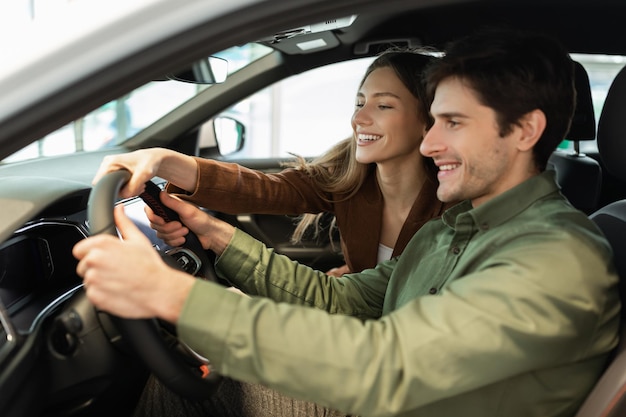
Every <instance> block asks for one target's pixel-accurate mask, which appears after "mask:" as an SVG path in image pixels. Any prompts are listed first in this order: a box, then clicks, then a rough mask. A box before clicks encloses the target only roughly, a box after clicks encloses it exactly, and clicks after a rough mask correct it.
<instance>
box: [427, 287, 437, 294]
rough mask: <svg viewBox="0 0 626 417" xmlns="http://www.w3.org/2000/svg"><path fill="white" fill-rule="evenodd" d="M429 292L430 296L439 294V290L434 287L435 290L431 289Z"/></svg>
mask: <svg viewBox="0 0 626 417" xmlns="http://www.w3.org/2000/svg"><path fill="white" fill-rule="evenodd" d="M428 292H429V293H430V294H437V288H434V287H433V288H431V289H430V290H428Z"/></svg>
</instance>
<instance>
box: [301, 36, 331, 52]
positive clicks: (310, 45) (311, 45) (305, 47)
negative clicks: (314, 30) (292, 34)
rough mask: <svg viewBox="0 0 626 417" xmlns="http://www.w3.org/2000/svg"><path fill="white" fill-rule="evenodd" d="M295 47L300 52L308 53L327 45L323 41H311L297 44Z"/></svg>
mask: <svg viewBox="0 0 626 417" xmlns="http://www.w3.org/2000/svg"><path fill="white" fill-rule="evenodd" d="M296 45H297V46H298V48H300V49H301V50H302V51H310V50H311V49H317V48H323V47H325V46H326V45H328V44H327V43H326V41H325V40H324V39H313V40H311V41H306V42H300V43H297V44H296Z"/></svg>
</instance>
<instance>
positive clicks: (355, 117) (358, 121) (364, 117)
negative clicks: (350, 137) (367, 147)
mask: <svg viewBox="0 0 626 417" xmlns="http://www.w3.org/2000/svg"><path fill="white" fill-rule="evenodd" d="M352 122H353V123H354V124H355V125H358V126H364V125H369V124H371V123H372V118H371V115H370V111H369V108H368V107H367V106H365V105H363V106H361V107H357V108H356V109H355V110H354V113H353V114H352Z"/></svg>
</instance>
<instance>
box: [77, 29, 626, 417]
mask: <svg viewBox="0 0 626 417" xmlns="http://www.w3.org/2000/svg"><path fill="white" fill-rule="evenodd" d="M426 79H427V82H428V85H429V87H430V89H431V92H432V94H433V102H432V105H431V114H432V116H433V118H434V124H433V126H432V128H431V129H430V130H429V131H428V133H427V135H426V136H425V138H424V140H423V143H422V144H421V147H420V150H421V152H422V153H423V154H424V155H425V156H427V157H431V158H432V159H433V161H434V163H435V165H436V166H437V168H438V180H439V187H438V192H437V195H438V197H439V199H440V200H442V201H444V202H449V201H462V202H461V203H459V204H458V205H456V206H454V207H452V208H451V209H449V210H448V211H447V212H445V213H444V215H443V216H442V218H440V219H436V220H432V221H431V222H430V223H428V224H427V225H425V226H424V227H423V228H422V229H421V230H420V231H419V232H418V233H417V234H416V235H415V236H414V238H413V239H412V240H411V242H410V243H409V245H408V246H407V248H406V249H405V251H404V253H403V254H402V255H401V256H400V257H398V258H395V259H392V260H390V261H387V262H384V263H381V264H379V265H378V266H377V267H376V268H375V269H370V270H366V271H363V272H362V273H357V274H349V275H346V276H344V277H342V278H334V277H330V276H327V275H326V274H324V273H322V272H319V271H314V270H312V269H310V268H307V267H305V266H303V265H299V264H297V263H294V262H292V261H290V260H289V259H287V258H286V257H284V256H281V255H278V254H276V253H274V252H273V251H272V250H271V249H268V248H266V247H265V246H264V245H263V244H262V243H260V242H258V241H256V240H254V239H252V238H251V237H249V236H247V235H245V234H244V233H242V232H241V231H238V230H236V229H234V228H233V227H232V226H230V225H228V224H226V223H223V222H221V221H219V220H217V219H214V218H212V217H210V216H208V215H206V214H205V213H204V212H202V211H200V210H198V209H197V208H195V207H193V206H191V205H189V204H188V203H185V202H182V201H181V200H178V199H175V198H174V197H171V196H167V195H165V194H164V195H162V201H163V203H164V204H165V205H167V206H169V207H171V208H172V209H174V210H176V211H177V212H178V213H179V214H180V215H181V219H182V221H183V222H184V223H185V224H186V225H187V226H188V227H189V228H190V229H192V230H193V231H194V232H195V233H196V234H197V235H198V236H199V237H200V240H201V241H202V244H203V246H204V247H205V248H207V249H210V250H213V251H214V252H215V253H216V254H217V255H218V259H217V262H216V267H217V270H218V272H219V273H220V274H221V275H222V276H223V277H225V278H227V279H228V280H229V281H230V282H232V283H233V284H234V285H236V286H237V287H239V288H240V289H242V290H243V291H244V292H245V293H247V294H250V295H252V297H242V296H240V295H238V294H235V293H233V292H229V291H227V290H225V289H224V288H221V287H220V286H219V285H216V284H213V283H210V282H204V281H199V280H195V279H193V278H192V277H190V276H188V275H185V274H183V273H181V272H178V271H174V270H173V269H170V268H169V267H167V266H166V265H165V264H164V263H163V262H162V261H161V260H160V258H159V256H158V255H157V253H156V252H155V251H154V250H153V249H152V247H151V245H150V244H149V242H148V241H147V239H146V238H145V237H144V235H143V234H142V233H141V232H140V231H139V230H138V229H137V228H136V227H135V226H134V225H133V224H132V222H131V221H130V220H129V219H128V218H127V217H126V216H125V215H124V214H123V212H122V209H121V207H117V208H116V211H115V218H116V223H117V225H118V228H119V230H120V231H121V233H122V235H123V237H124V241H123V242H122V241H119V240H116V239H115V238H114V237H111V236H96V237H91V238H89V239H86V240H84V241H82V242H80V243H78V244H77V245H76V247H75V250H74V253H75V256H76V257H77V258H79V259H80V262H79V265H78V268H77V270H78V273H79V274H80V275H81V276H83V277H84V282H85V287H86V291H87V296H88V297H89V299H90V300H91V301H92V302H93V303H94V304H95V305H96V306H98V307H99V308H101V309H103V310H106V311H109V312H112V313H114V314H116V315H119V316H122V317H127V318H139V317H159V318H161V319H164V320H167V321H169V322H171V323H175V324H176V326H177V331H178V336H179V338H180V339H181V340H182V341H184V342H185V343H186V344H187V345H188V346H190V347H191V348H193V349H194V350H195V351H196V352H198V353H200V354H201V355H204V356H205V357H207V358H210V359H211V362H212V364H213V365H214V367H215V369H216V370H217V371H218V372H219V373H220V374H222V375H224V376H227V377H230V378H233V379H235V380H239V381H244V382H247V383H254V384H261V385H263V386H266V387H269V388H271V389H274V390H276V391H278V392H281V393H283V394H285V395H287V396H289V397H293V398H298V399H303V400H308V401H312V402H315V403H317V404H320V405H322V406H325V407H329V408H331V409H336V410H340V411H341V412H345V413H351V414H358V415H362V416H384V415H397V416H428V417H444V416H445V417H449V416H466V417H473V416H476V417H478V416H480V417H490V416H507V417H515V416H520V417H522V416H524V417H528V416H541V417H548V416H573V415H574V413H575V412H576V410H577V408H578V407H579V405H580V403H581V402H582V400H583V399H584V397H585V396H586V394H587V393H588V392H589V390H590V389H591V388H592V386H593V384H594V383H595V381H596V380H597V378H598V377H599V375H600V373H601V372H602V370H603V366H604V364H605V362H606V359H607V356H608V354H609V352H610V351H611V349H612V348H613V347H614V346H615V345H616V343H617V327H618V313H619V308H620V304H619V298H618V293H617V289H616V286H617V275H616V273H615V272H614V268H613V266H612V262H611V256H612V255H611V250H610V248H609V245H608V243H607V242H606V241H605V239H604V238H603V236H602V235H601V233H600V232H599V231H598V230H597V228H596V227H595V226H594V224H593V223H592V222H591V221H590V220H589V219H588V218H587V217H586V216H585V215H584V214H583V213H581V212H579V211H577V210H575V209H574V208H572V207H571V205H569V204H568V202H567V201H566V200H565V198H564V197H563V196H562V195H561V194H560V192H559V189H558V186H557V185H556V183H555V180H554V176H553V173H552V172H545V167H546V163H547V159H548V157H549V155H550V153H551V152H552V151H553V149H554V148H555V147H556V146H557V144H558V143H559V142H560V141H561V140H562V139H563V137H564V136H565V134H566V132H567V130H568V128H569V124H570V121H571V117H572V114H573V108H574V97H575V92H574V89H573V65H572V62H571V59H570V58H569V56H568V55H567V53H566V52H565V51H564V50H563V49H562V47H561V46H560V45H559V44H558V43H556V42H554V41H553V40H551V39H549V38H545V37H542V36H538V35H530V34H517V33H513V32H505V31H503V32H500V31H499V32H496V33H492V32H481V33H477V34H475V35H473V36H470V37H468V38H465V39H463V40H460V41H458V42H456V43H454V44H452V45H451V46H450V47H449V48H448V49H447V50H446V55H445V57H443V58H442V59H440V60H438V61H437V62H436V63H435V64H434V65H433V67H432V68H431V69H430V70H429V71H428V73H427V78H426ZM390 111H392V110H390ZM150 219H151V221H152V222H153V224H154V227H155V228H156V229H157V230H159V233H160V234H161V235H162V236H164V237H166V239H167V240H168V241H170V242H176V241H180V237H181V236H183V235H184V233H186V231H187V229H185V228H182V227H181V226H180V224H178V223H168V224H164V223H163V221H162V219H160V218H158V217H156V216H154V215H153V214H151V215H150ZM110 259H115V262H111V261H110Z"/></svg>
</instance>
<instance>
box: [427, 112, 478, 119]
mask: <svg viewBox="0 0 626 417" xmlns="http://www.w3.org/2000/svg"><path fill="white" fill-rule="evenodd" d="M431 115H432V116H433V117H439V118H442V119H452V118H457V119H460V118H463V119H467V118H468V117H469V116H467V115H466V114H464V113H459V112H443V113H432V112H431Z"/></svg>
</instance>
